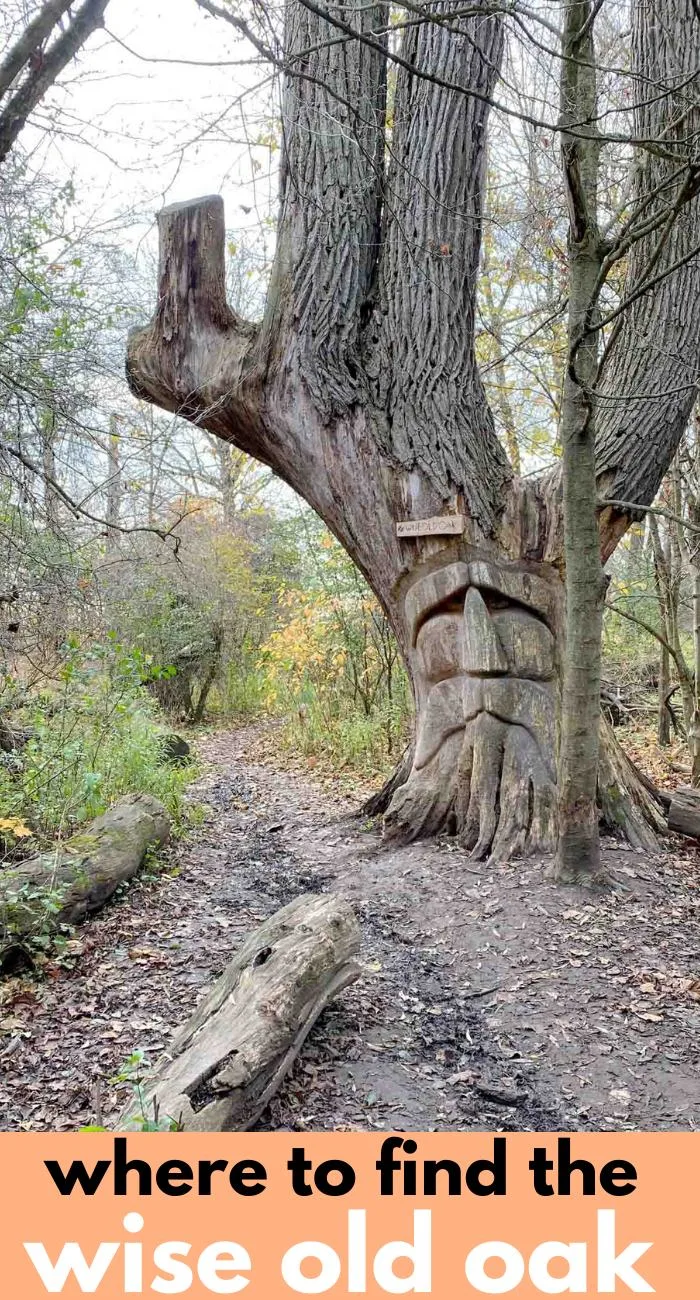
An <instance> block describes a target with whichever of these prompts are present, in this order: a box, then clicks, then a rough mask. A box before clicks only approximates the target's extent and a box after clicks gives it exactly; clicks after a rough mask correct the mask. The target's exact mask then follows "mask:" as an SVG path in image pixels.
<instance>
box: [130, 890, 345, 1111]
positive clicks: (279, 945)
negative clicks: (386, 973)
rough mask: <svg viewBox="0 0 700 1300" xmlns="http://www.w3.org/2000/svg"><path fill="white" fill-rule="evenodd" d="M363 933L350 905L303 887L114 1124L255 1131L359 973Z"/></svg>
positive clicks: (252, 942) (244, 952) (248, 947)
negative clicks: (330, 1008) (327, 1011)
mask: <svg viewBox="0 0 700 1300" xmlns="http://www.w3.org/2000/svg"><path fill="white" fill-rule="evenodd" d="M359 945H360V932H359V927H358V923H357V920H356V918H355V914H354V912H353V910H352V908H351V907H350V905H349V904H348V903H346V902H344V901H343V900H342V899H340V898H338V897H336V896H334V895H323V896H318V895H314V894H305V895H303V896H302V897H301V898H298V899H296V900H295V901H294V902H293V903H289V904H288V906H287V907H283V908H282V909H281V910H280V911H279V912H276V913H275V914H274V916H272V917H271V918H270V919H269V920H268V921H266V922H265V923H264V925H261V926H260V927H259V929H257V930H256V931H255V932H254V933H253V934H252V935H251V936H250V937H249V938H248V939H247V940H246V941H245V943H244V944H243V945H242V947H241V948H239V950H238V952H237V953H236V954H235V956H234V957H233V960H232V961H231V962H230V964H229V965H228V966H227V968H226V970H225V971H224V973H223V975H222V976H221V977H220V979H219V980H218V981H217V983H216V984H215V985H214V987H213V988H212V989H211V991H210V992H209V994H208V995H207V996H206V997H205V998H204V1000H203V1001H202V1002H201V1004H200V1006H199V1007H198V1008H197V1010H196V1011H195V1013H194V1015H193V1016H192V1017H191V1019H190V1020H188V1021H187V1024H186V1025H185V1026H184V1027H183V1028H182V1029H181V1030H180V1031H179V1032H178V1033H177V1034H176V1036H175V1038H174V1040H173V1042H172V1043H171V1045H170V1047H169V1048H168V1051H167V1052H166V1053H165V1055H164V1056H163V1057H162V1058H161V1059H160V1061H159V1062H158V1063H157V1064H156V1066H155V1068H154V1072H153V1074H152V1075H151V1077H150V1078H147V1079H145V1080H144V1081H143V1084H142V1085H141V1087H140V1090H139V1093H140V1095H139V1096H138V1097H137V1098H135V1099H134V1101H133V1102H132V1103H131V1104H130V1105H129V1106H127V1108H126V1109H125V1110H124V1111H123V1112H122V1114H121V1116H120V1119H119V1120H118V1122H117V1123H116V1124H115V1125H114V1127H115V1128H117V1129H133V1128H141V1127H143V1122H144V1119H145V1120H146V1121H147V1122H149V1123H153V1122H154V1120H158V1121H159V1122H160V1123H161V1124H162V1123H166V1124H167V1123H168V1122H171V1123H174V1124H177V1125H178V1126H179V1127H181V1128H183V1129H185V1130H186V1131H195V1132H200V1133H201V1132H208V1133H223V1132H234V1131H242V1130H246V1129H249V1128H250V1127H251V1126H252V1125H253V1124H254V1123H255V1121H256V1120H257V1119H258V1117H259V1116H260V1114H261V1113H262V1111H263V1110H264V1108H265V1106H266V1105H267V1103H268V1101H269V1100H270V1098H271V1097H273V1096H274V1094H275V1092H276V1091H277V1089H278V1088H279V1086H280V1084H281V1082H282V1080H283V1079H284V1077H285V1075H286V1074H287V1072H288V1070H289V1069H290V1067H291V1065H292V1064H293V1062H294V1061H295V1060H296V1057H297V1056H298V1054H299V1052H300V1050H301V1048H302V1045H303V1043H304V1041H305V1039H306V1036H307V1034H308V1033H309V1030H310V1029H311V1027H312V1026H313V1025H314V1024H315V1022H316V1020H317V1019H318V1017H319V1016H320V1014H321V1012H322V1011H323V1009H324V1007H326V1006H327V1005H328V1003H329V1002H331V1001H332V999H333V998H334V997H335V996H336V994H337V993H339V992H340V990H341V989H343V988H345V987H346V985H348V984H351V983H352V981H353V980H355V979H357V976H358V974H359V967H358V966H357V963H356V961H355V957H356V955H357V953H358V950H359Z"/></svg>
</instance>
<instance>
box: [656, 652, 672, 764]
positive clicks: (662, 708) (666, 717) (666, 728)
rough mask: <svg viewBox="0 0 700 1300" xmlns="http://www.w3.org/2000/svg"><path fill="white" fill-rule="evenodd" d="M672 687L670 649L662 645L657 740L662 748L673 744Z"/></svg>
mask: <svg viewBox="0 0 700 1300" xmlns="http://www.w3.org/2000/svg"><path fill="white" fill-rule="evenodd" d="M670 685H671V677H670V671H669V655H668V648H667V646H665V645H662V646H660V648H659V716H658V724H657V739H658V742H659V744H660V745H662V746H665V745H670V743H671V715H670V713H669V710H668V692H669V688H670Z"/></svg>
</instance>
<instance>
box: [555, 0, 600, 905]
mask: <svg viewBox="0 0 700 1300" xmlns="http://www.w3.org/2000/svg"><path fill="white" fill-rule="evenodd" d="M594 18H595V11H594V10H593V9H592V6H591V3H590V0H566V3H565V5H564V32H563V37H562V74H561V76H562V82H561V127H562V136H561V141H562V159H563V170H564V179H565V183H566V192H567V200H568V206H569V329H568V355H567V363H566V374H565V377H564V394H563V401H562V416H561V424H560V437H561V443H562V473H563V483H564V560H565V565H566V652H565V658H564V671H563V684H562V686H563V689H562V706H561V739H560V746H559V763H558V778H559V791H558V795H559V798H558V835H557V855H556V862H555V866H554V876H555V879H556V880H559V881H562V882H567V883H571V882H579V883H587V882H590V881H592V880H595V879H597V878H598V877H599V876H600V870H601V869H600V844H599V836H598V808H597V787H598V754H599V726H598V719H599V716H600V681H601V634H602V628H603V604H604V601H605V588H606V584H605V581H604V578H603V570H602V566H601V562H600V541H599V537H598V521H597V512H596V503H597V491H596V462H595V438H596V416H597V401H596V397H595V386H596V380H597V376H598V334H597V325H598V319H599V309H598V296H599V285H600V279H601V274H602V269H603V262H604V258H605V249H604V245H603V240H602V238H601V234H600V231H599V229H598V167H599V156H600V144H599V140H598V133H597V130H596V129H595V128H592V129H591V130H590V132H588V131H587V132H586V133H585V134H582V133H581V131H580V128H578V127H577V128H576V129H575V130H574V129H573V128H574V127H575V126H576V124H580V123H581V122H589V121H592V120H593V119H594V118H595V114H596V104H597V77H596V67H595V42H594Z"/></svg>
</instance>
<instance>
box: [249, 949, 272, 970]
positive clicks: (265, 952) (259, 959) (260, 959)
mask: <svg viewBox="0 0 700 1300" xmlns="http://www.w3.org/2000/svg"><path fill="white" fill-rule="evenodd" d="M271 956H272V948H261V949H260V952H258V953H256V954H255V956H254V958H253V965H254V966H264V965H265V962H266V961H267V960H268V959H269V958H270V957H271Z"/></svg>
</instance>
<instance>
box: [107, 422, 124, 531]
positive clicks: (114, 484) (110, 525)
mask: <svg viewBox="0 0 700 1300" xmlns="http://www.w3.org/2000/svg"><path fill="white" fill-rule="evenodd" d="M119 450H120V443H119V417H118V416H117V415H112V417H111V419H110V425H109V438H108V441H107V510H106V517H107V549H108V550H110V549H113V547H114V546H115V545H116V542H117V539H118V537H119V532H118V528H119V522H120V515H121V502H122V468H121V462H120V459H119Z"/></svg>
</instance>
